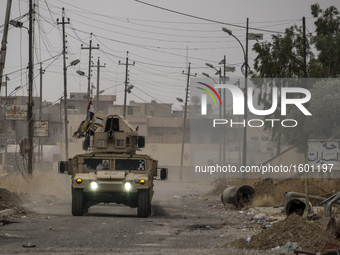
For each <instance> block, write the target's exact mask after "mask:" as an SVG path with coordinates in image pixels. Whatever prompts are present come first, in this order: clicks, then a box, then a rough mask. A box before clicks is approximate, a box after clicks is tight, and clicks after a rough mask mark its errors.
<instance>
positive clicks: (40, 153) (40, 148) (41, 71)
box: [38, 63, 45, 163]
mask: <svg viewBox="0 0 340 255" xmlns="http://www.w3.org/2000/svg"><path fill="white" fill-rule="evenodd" d="M44 73H45V70H43V69H42V63H40V110H39V120H40V121H42V109H43V107H42V75H43V74H44ZM41 139H42V138H41V137H39V148H38V155H39V163H41V161H42V153H43V144H42V141H41Z"/></svg>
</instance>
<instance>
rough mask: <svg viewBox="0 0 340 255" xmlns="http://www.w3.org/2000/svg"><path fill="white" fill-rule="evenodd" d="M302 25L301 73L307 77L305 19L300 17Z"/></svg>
mask: <svg viewBox="0 0 340 255" xmlns="http://www.w3.org/2000/svg"><path fill="white" fill-rule="evenodd" d="M302 26H303V75H304V77H305V78H308V74H307V53H306V48H307V45H306V44H307V41H306V19H305V17H302Z"/></svg>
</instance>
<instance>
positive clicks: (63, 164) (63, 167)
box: [58, 161, 68, 174]
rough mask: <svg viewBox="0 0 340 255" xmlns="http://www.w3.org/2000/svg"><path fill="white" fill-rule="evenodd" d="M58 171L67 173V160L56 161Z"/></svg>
mask: <svg viewBox="0 0 340 255" xmlns="http://www.w3.org/2000/svg"><path fill="white" fill-rule="evenodd" d="M58 173H60V174H68V162H67V161H59V162H58Z"/></svg>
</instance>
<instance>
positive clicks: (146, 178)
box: [58, 113, 168, 217]
mask: <svg viewBox="0 0 340 255" xmlns="http://www.w3.org/2000/svg"><path fill="white" fill-rule="evenodd" d="M90 135H92V136H93V139H92V146H90V140H91V139H90V137H91V136H90ZM144 145H145V138H144V137H143V136H138V133H137V131H136V130H135V129H134V128H133V127H132V126H131V125H130V124H129V123H128V122H127V121H126V120H125V119H124V118H123V117H121V116H119V115H109V116H106V115H105V114H103V113H95V114H94V116H93V119H92V121H91V123H90V124H89V127H88V136H86V138H85V141H84V142H83V149H84V150H89V147H90V148H91V147H92V151H91V152H89V153H85V154H78V155H76V156H74V157H73V158H70V159H68V161H60V162H59V165H58V172H59V173H61V174H69V175H72V215H73V216H82V215H83V214H84V213H87V210H88V208H89V207H90V206H93V205H96V204H98V203H116V204H124V205H127V206H130V207H131V208H136V207H137V208H138V210H137V211H138V216H139V217H149V216H150V214H151V200H152V196H153V193H154V191H153V187H154V180H155V179H156V178H157V176H158V168H157V163H158V161H157V160H154V159H152V158H151V157H150V156H148V155H145V154H137V153H136V151H137V150H140V149H141V148H143V147H144ZM159 173H160V174H159V175H160V180H166V179H167V175H168V171H167V169H166V168H162V169H160V171H159Z"/></svg>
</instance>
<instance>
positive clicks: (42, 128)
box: [33, 120, 50, 137]
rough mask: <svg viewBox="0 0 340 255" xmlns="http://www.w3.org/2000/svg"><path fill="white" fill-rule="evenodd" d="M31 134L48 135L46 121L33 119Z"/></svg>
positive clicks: (35, 135) (36, 135) (37, 135)
mask: <svg viewBox="0 0 340 255" xmlns="http://www.w3.org/2000/svg"><path fill="white" fill-rule="evenodd" d="M33 136H34V137H49V136H50V134H49V132H48V121H47V120H42V121H34V122H33Z"/></svg>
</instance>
